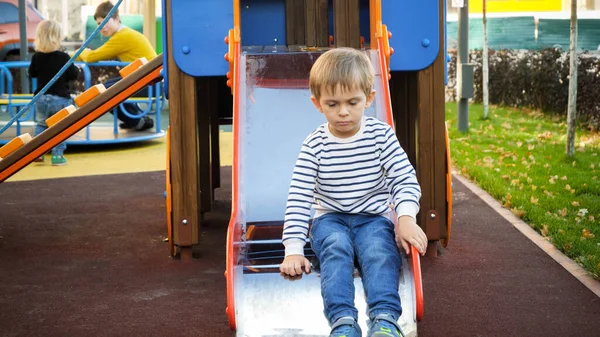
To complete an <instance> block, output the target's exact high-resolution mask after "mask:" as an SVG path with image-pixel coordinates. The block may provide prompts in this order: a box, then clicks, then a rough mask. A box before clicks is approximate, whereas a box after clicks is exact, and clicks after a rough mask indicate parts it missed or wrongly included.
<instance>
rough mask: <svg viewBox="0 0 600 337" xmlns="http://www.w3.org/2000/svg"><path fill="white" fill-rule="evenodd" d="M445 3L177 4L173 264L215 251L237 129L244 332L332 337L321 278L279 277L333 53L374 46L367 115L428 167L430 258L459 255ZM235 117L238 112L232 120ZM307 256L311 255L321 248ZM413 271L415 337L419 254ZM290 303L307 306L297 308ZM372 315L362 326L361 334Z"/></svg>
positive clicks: (234, 254) (233, 312)
mask: <svg viewBox="0 0 600 337" xmlns="http://www.w3.org/2000/svg"><path fill="white" fill-rule="evenodd" d="M232 5H233V6H232ZM444 5H445V3H444V1H439V0H436V1H434V0H428V1H422V2H419V3H407V2H397V1H392V0H371V1H362V0H361V1H359V0H333V1H327V0H304V1H295V0H263V1H244V0H235V1H233V2H227V1H218V0H209V1H204V2H202V3H200V2H194V1H177V2H175V1H171V0H163V29H164V31H163V37H164V39H165V40H164V45H165V46H167V47H166V48H165V52H164V53H163V58H164V64H165V65H166V75H165V77H166V78H167V82H166V86H167V88H168V89H167V91H168V98H169V102H170V127H169V130H168V155H167V182H166V185H167V193H166V197H167V221H168V233H169V234H168V235H169V246H170V250H171V254H172V255H173V256H175V257H181V256H189V255H193V253H194V250H195V248H197V247H200V245H201V242H200V238H199V233H200V228H201V225H202V217H203V214H204V213H206V212H209V211H210V210H211V206H212V201H213V190H214V189H215V188H217V187H219V185H220V176H219V167H220V164H219V161H220V160H219V152H218V143H219V139H218V128H219V125H220V124H221V123H224V122H225V123H226V122H228V121H229V120H231V123H232V124H233V147H234V148H233V165H232V172H233V177H232V215H231V220H230V224H229V228H228V236H227V266H226V272H225V276H226V280H227V293H228V299H227V310H226V312H227V315H228V318H229V322H230V326H231V328H232V330H236V331H237V335H240V336H242V335H247V336H263V335H327V334H328V332H329V329H328V326H327V324H326V321H325V319H324V318H323V317H322V314H321V311H320V310H318V308H322V302H321V299H320V294H319V293H320V291H319V281H318V277H317V276H315V275H314V274H312V275H308V276H305V277H304V278H303V280H302V281H301V282H294V283H293V284H291V283H290V282H287V281H284V280H283V279H282V278H281V277H280V276H279V272H278V264H279V263H280V262H281V261H282V259H283V245H282V244H281V231H282V225H283V221H282V220H283V215H284V213H285V201H286V195H287V190H288V187H289V179H290V177H291V173H292V169H293V165H294V163H295V156H296V155H297V151H298V149H299V146H300V144H301V141H302V139H303V137H305V136H306V135H307V134H308V132H310V131H312V130H313V129H314V128H315V127H316V126H317V125H319V124H321V123H323V122H324V119H323V118H322V116H320V115H319V114H318V113H317V112H316V111H315V110H314V108H313V107H312V106H311V105H310V103H309V102H310V100H309V98H310V92H309V91H308V73H309V71H310V67H311V66H312V63H313V62H314V60H315V59H316V58H317V57H318V56H319V54H320V53H322V52H324V51H325V50H327V49H328V48H335V47H342V46H345V47H353V48H362V49H364V50H365V52H367V53H368V54H369V56H370V57H371V60H372V61H373V65H374V67H375V69H376V72H377V80H376V82H377V88H376V90H377V95H376V101H375V104H374V107H373V108H372V109H370V110H369V111H367V114H368V115H371V116H375V117H377V118H380V119H381V120H383V121H385V122H387V123H389V124H390V125H392V126H393V127H394V128H395V130H396V133H397V136H398V138H399V140H400V143H401V145H402V146H403V148H404V149H405V151H406V152H407V154H408V157H409V159H410V161H411V163H412V164H413V165H414V166H415V168H416V171H417V176H418V178H419V181H420V182H421V187H422V192H423V193H422V199H421V212H420V213H419V215H418V219H417V221H418V223H419V224H420V225H421V226H422V227H423V228H424V230H425V232H426V234H427V236H428V238H429V239H430V240H431V242H430V245H429V249H428V254H430V255H435V254H436V252H437V244H436V243H437V242H438V241H441V242H442V244H443V245H447V244H448V240H449V234H450V224H451V207H452V205H451V176H450V158H449V152H448V138H447V132H446V128H445V121H444V116H445V112H444V74H445V62H446V57H445V55H446V53H445V48H444V47H445V44H444V41H445V39H444V37H445V20H444V15H445V6H444ZM175 18H176V20H175ZM198 22H202V27H203V29H201V30H199V29H198V28H197V27H198ZM231 23H233V28H232V27H231ZM383 23H385V25H384V24H383ZM388 30H389V31H390V32H392V31H393V33H394V38H391V37H392V34H391V33H390V32H388ZM225 32H228V34H227V35H226V36H224V35H225ZM223 37H224V41H225V43H226V46H224V45H222V42H223ZM390 38H391V39H390ZM219 46H222V47H219ZM394 50H395V51H396V53H394ZM223 54H225V56H224V58H225V61H227V62H224V61H223ZM392 54H393V56H392ZM232 98H233V100H232ZM225 111H233V115H232V116H231V119H229V118H230V116H229V115H226V114H223V112H225ZM273 139H275V140H276V141H273ZM305 253H306V254H307V256H311V251H310V248H309V246H307V247H306V251H305ZM404 265H405V266H409V267H408V268H404V274H403V277H402V280H401V287H400V289H399V292H400V295H401V298H402V300H403V308H404V313H403V315H402V317H401V319H400V323H401V324H402V326H403V329H405V332H406V333H407V335H416V322H417V321H418V320H420V319H421V318H422V316H423V311H422V309H423V298H422V289H421V284H420V271H419V261H418V255H417V254H414V253H413V254H411V263H410V264H408V263H406V260H405V264H404ZM355 285H356V287H357V292H356V293H357V295H356V296H357V297H356V303H357V305H358V307H359V310H360V311H361V313H363V314H364V310H363V309H364V299H363V298H362V294H361V289H362V288H361V284H360V282H359V281H358V280H357V281H356V284H355ZM290 301H291V302H293V303H296V304H297V305H294V306H289V305H286V303H289V302H290ZM364 318H365V317H364V316H361V317H359V320H360V324H361V325H362V324H363V322H364V320H365V319H364ZM306 322H310V324H307V323H306ZM307 325H310V326H307ZM363 331H365V332H366V331H367V329H366V328H365V326H364V325H363Z"/></svg>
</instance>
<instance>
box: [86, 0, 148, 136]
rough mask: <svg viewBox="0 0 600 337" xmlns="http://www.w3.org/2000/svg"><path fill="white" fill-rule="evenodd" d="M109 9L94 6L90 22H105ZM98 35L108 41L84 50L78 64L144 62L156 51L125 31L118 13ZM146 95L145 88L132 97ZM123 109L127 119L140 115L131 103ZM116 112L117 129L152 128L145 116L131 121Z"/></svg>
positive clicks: (107, 3) (109, 5)
mask: <svg viewBox="0 0 600 337" xmlns="http://www.w3.org/2000/svg"><path fill="white" fill-rule="evenodd" d="M113 7H114V5H113V4H112V3H111V2H110V1H105V2H103V3H101V4H100V5H98V7H97V8H96V12H95V13H94V20H96V23H97V24H98V25H100V23H101V22H102V21H103V20H104V18H106V16H107V15H108V13H109V12H110V11H111V10H112V8H113ZM100 33H101V34H102V35H104V36H106V37H108V38H109V39H108V41H106V43H105V44H104V45H102V46H101V47H100V48H98V49H96V50H91V49H89V48H86V49H85V50H84V51H83V52H81V54H80V55H79V57H78V58H77V60H78V61H83V62H87V63H93V62H98V61H105V60H113V59H115V58H118V59H119V60H120V61H122V62H131V61H135V60H137V59H139V58H141V57H145V58H146V59H147V60H148V61H150V60H152V59H153V58H155V57H156V51H155V50H154V48H153V47H152V45H151V44H150V41H148V39H147V38H146V37H145V36H144V35H143V34H141V33H140V32H137V31H135V30H133V29H131V28H129V27H125V26H124V25H123V24H122V23H121V19H120V18H119V10H118V9H117V10H116V11H115V12H114V13H113V15H112V17H111V18H110V19H109V20H108V21H107V22H106V25H104V27H102V30H101V31H100ZM119 80H121V78H120V77H115V78H110V79H108V80H107V81H106V82H105V83H104V86H105V87H106V88H109V87H110V86H112V85H114V84H115V83H117V82H118V81H119ZM147 95H148V90H147V89H146V88H144V89H142V90H140V91H139V92H138V93H137V94H135V96H138V97H146V96H147ZM124 108H125V110H127V112H128V113H129V114H131V115H140V114H141V113H142V110H141V109H140V108H139V107H138V106H137V104H135V103H126V104H124ZM116 111H117V117H118V118H119V120H120V121H121V124H120V127H121V128H123V129H133V130H136V131H143V130H147V129H150V128H152V127H153V126H154V121H153V120H152V119H151V118H150V117H148V116H144V117H143V118H131V117H129V116H127V115H125V114H124V113H123V112H122V111H121V109H120V108H117V109H116ZM111 113H112V112H111Z"/></svg>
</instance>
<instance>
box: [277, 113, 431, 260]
mask: <svg viewBox="0 0 600 337" xmlns="http://www.w3.org/2000/svg"><path fill="white" fill-rule="evenodd" d="M420 198H421V188H420V186H419V182H418V181H417V177H416V174H415V170H414V168H413V166H412V165H411V163H410V162H409V160H408V157H407V156H406V153H405V152H404V150H403V149H402V148H401V147H400V144H399V142H398V140H397V139H396V136H395V135H394V132H393V130H392V128H391V127H390V126H389V125H387V124H385V123H383V122H381V121H379V120H377V119H375V118H372V117H364V118H363V121H362V125H361V128H360V130H359V131H358V132H357V134H356V135H354V136H352V137H349V138H336V137H335V136H333V135H332V134H331V132H330V131H329V129H328V127H327V123H325V124H323V125H321V126H319V127H318V128H317V129H316V130H315V131H314V132H313V133H311V134H310V135H309V136H308V137H307V138H306V139H305V140H304V143H303V144H302V149H301V151H300V154H299V156H298V159H297V161H296V166H295V167H294V173H293V175H292V181H291V184H290V189H289V194H288V200H287V207H286V213H285V222H284V228H283V238H282V239H283V244H284V246H285V255H286V256H288V255H303V253H304V249H303V248H304V245H305V242H306V241H305V240H306V237H307V234H308V223H309V219H310V213H311V208H312V207H314V208H315V211H316V212H315V218H316V217H318V216H319V215H321V214H324V213H326V212H343V213H352V214H359V213H363V214H365V213H366V214H378V215H379V214H380V215H384V214H387V213H389V212H390V211H391V208H390V207H393V209H394V210H395V211H396V214H397V216H402V215H409V216H412V217H413V218H415V219H416V215H417V213H418V212H419V207H420V206H419V199H420Z"/></svg>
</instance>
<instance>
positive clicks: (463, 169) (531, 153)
mask: <svg viewBox="0 0 600 337" xmlns="http://www.w3.org/2000/svg"><path fill="white" fill-rule="evenodd" d="M482 117H483V109H482V106H481V105H471V106H470V109H469V132H468V133H460V132H458V130H457V112H456V104H455V103H449V104H447V105H446V121H447V122H448V131H449V135H450V148H451V150H450V151H451V153H452V164H453V166H454V168H455V169H456V170H458V171H460V173H461V174H462V175H464V176H466V177H468V178H470V179H472V180H474V181H475V182H476V183H477V184H478V185H479V186H480V187H481V188H483V189H484V190H486V191H487V192H488V193H490V194H491V195H492V196H493V197H495V198H496V199H497V200H499V201H500V202H501V203H502V204H503V205H504V207H506V208H509V209H511V211H512V212H513V213H514V214H515V215H517V216H518V217H520V218H521V219H523V221H525V222H527V223H528V224H529V225H530V226H531V227H533V228H535V229H536V230H537V231H538V232H539V233H541V235H543V236H544V237H546V238H547V239H548V240H549V241H551V242H552V243H553V244H554V245H555V246H556V247H557V248H558V249H560V250H561V251H562V252H564V253H565V254H566V255H567V256H569V257H570V258H571V259H573V260H575V261H576V262H577V263H579V264H580V265H582V266H583V267H584V268H585V269H586V270H588V271H589V272H590V273H592V275H593V276H594V277H595V278H596V279H600V134H598V133H595V134H594V133H589V132H584V131H581V130H578V131H577V138H576V141H575V149H576V151H575V156H574V157H573V158H568V157H567V156H566V155H565V144H566V134H567V131H566V130H567V127H566V118H563V117H560V118H558V117H557V118H552V117H548V116H545V115H543V114H541V113H539V112H527V111H520V110H515V109H510V108H499V107H490V113H489V117H488V119H487V120H484V119H483V118H482Z"/></svg>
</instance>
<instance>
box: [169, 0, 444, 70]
mask: <svg viewBox="0 0 600 337" xmlns="http://www.w3.org/2000/svg"><path fill="white" fill-rule="evenodd" d="M232 3H233V1H223V0H205V1H196V0H179V1H176V2H174V3H173V4H172V11H171V18H169V20H171V22H172V29H173V32H172V33H173V34H172V36H173V41H172V46H173V47H172V50H171V51H170V52H172V53H173V58H174V59H175V62H176V63H177V66H178V67H179V68H180V69H181V70H182V71H183V72H185V73H186V74H188V75H190V76H222V75H225V74H226V73H227V71H228V70H229V64H228V63H227V62H225V60H224V58H223V56H224V55H225V53H227V45H226V44H225V43H224V42H223V39H224V38H225V36H227V34H228V31H229V29H231V28H233V6H232ZM240 3H241V26H242V27H241V29H242V32H241V33H242V45H243V46H251V45H259V46H272V45H274V44H275V39H277V45H283V46H285V45H287V41H286V38H285V0H240ZM163 5H164V3H163ZM329 8H330V11H331V10H332V8H333V5H332V4H331V3H330V5H329ZM360 10H361V13H360V20H361V28H360V29H361V35H362V36H363V37H364V38H365V42H366V43H369V42H370V41H369V38H370V34H369V1H368V0H361V1H360ZM382 13H383V14H382V15H383V23H384V24H386V25H387V26H388V30H389V31H391V32H392V34H393V37H392V39H391V40H390V46H391V47H392V48H394V50H395V53H394V55H393V56H392V58H391V70H392V71H415V70H421V69H424V68H427V67H428V66H429V65H431V64H432V63H433V61H434V60H435V58H436V57H437V55H438V53H439V51H440V44H439V21H440V20H439V19H440V17H439V15H440V13H439V8H438V2H437V1H436V0H422V1H418V2H416V1H397V0H382ZM331 15H332V14H331V13H330V17H331ZM329 21H330V26H329V31H330V32H329V35H333V25H332V20H331V19H330V20H329ZM164 36H165V35H164V34H163V37H164ZM163 43H164V40H163Z"/></svg>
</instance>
